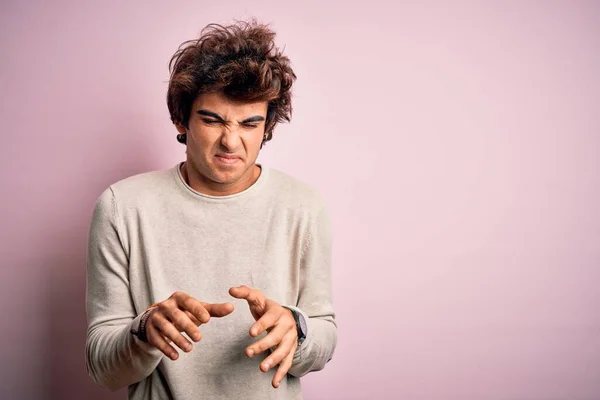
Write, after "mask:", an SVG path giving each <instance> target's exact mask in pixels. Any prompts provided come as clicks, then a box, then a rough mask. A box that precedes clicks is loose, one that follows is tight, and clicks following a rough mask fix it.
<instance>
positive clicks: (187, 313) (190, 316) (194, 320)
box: [184, 311, 202, 326]
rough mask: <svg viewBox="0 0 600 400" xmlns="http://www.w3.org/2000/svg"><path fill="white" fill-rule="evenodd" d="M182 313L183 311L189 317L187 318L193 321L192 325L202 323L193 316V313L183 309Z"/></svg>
mask: <svg viewBox="0 0 600 400" xmlns="http://www.w3.org/2000/svg"><path fill="white" fill-rule="evenodd" d="M184 313H185V315H187V316H188V318H189V319H190V320H191V321H192V322H193V323H194V325H196V326H200V325H202V322H200V321H198V318H196V317H195V316H194V314H192V313H191V312H189V311H184Z"/></svg>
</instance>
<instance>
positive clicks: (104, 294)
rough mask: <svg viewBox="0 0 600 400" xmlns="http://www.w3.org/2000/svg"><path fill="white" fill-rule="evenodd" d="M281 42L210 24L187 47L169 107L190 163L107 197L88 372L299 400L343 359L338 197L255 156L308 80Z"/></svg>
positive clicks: (153, 393)
mask: <svg viewBox="0 0 600 400" xmlns="http://www.w3.org/2000/svg"><path fill="white" fill-rule="evenodd" d="M274 37H275V34H274V32H273V31H271V30H270V29H269V28H268V27H267V26H265V25H261V24H258V23H256V22H251V23H237V24H235V25H231V26H227V27H223V26H219V25H209V26H208V27H207V28H206V29H205V30H203V32H202V35H201V37H200V38H199V39H198V40H193V41H188V42H185V43H184V44H182V46H181V47H180V49H179V50H178V51H177V52H176V53H175V55H174V56H173V58H172V60H171V64H170V70H171V79H170V83H169V90H168V95H167V102H168V106H169V111H170V113H171V119H172V121H173V123H174V124H175V126H176V128H177V131H178V134H177V140H178V141H179V142H180V143H183V144H185V146H186V147H187V151H186V154H187V157H186V160H185V162H183V163H180V164H178V165H177V166H175V167H174V168H172V169H169V170H166V171H158V172H149V173H145V174H141V175H137V176H133V177H130V178H127V179H125V180H122V181H120V182H117V183H115V184H114V185H112V186H110V187H109V188H108V189H107V190H106V191H105V192H104V193H103V194H102V195H101V196H100V198H99V200H98V203H97V205H96V208H95V211H94V215H93V219H92V223H91V229H90V238H89V249H88V281H87V316H88V332H87V343H86V361H87V369H88V372H89V375H90V376H91V377H92V379H93V380H94V381H95V382H97V383H98V384H100V385H103V386H106V387H108V388H110V389H112V390H116V389H119V388H122V387H125V386H129V398H130V399H261V400H263V399H300V398H302V395H301V389H300V380H299V378H300V377H301V376H303V375H305V374H307V373H308V372H311V371H316V370H320V369H322V368H324V366H325V364H326V363H327V362H328V361H329V360H330V359H331V357H332V355H333V352H334V349H335V346H336V343H337V328H336V325H335V320H334V312H333V309H332V303H331V288H330V286H331V242H332V238H331V229H330V221H329V217H328V214H327V212H326V210H325V208H324V204H323V201H322V200H321V198H320V197H319V195H317V194H316V193H315V192H314V191H312V190H311V189H309V188H308V187H307V186H305V185H304V184H302V183H300V182H299V181H297V180H295V179H293V178H291V177H289V176H288V175H286V174H284V173H282V172H279V171H277V170H275V169H269V168H267V167H265V166H261V165H259V164H257V163H256V159H257V156H258V153H259V150H260V149H261V148H262V146H263V145H264V144H265V143H266V142H267V141H269V140H271V138H272V135H273V129H274V128H275V126H276V124H277V123H279V122H283V121H289V120H290V115H291V101H290V99H291V87H292V83H293V82H294V80H295V78H296V77H295V75H294V72H293V70H292V68H291V66H290V63H289V60H288V58H287V57H286V56H284V55H283V54H282V52H281V51H280V50H279V49H278V48H277V47H275V45H274ZM246 303H247V307H246V306H243V307H242V305H244V304H246Z"/></svg>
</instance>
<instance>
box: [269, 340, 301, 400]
mask: <svg viewBox="0 0 600 400" xmlns="http://www.w3.org/2000/svg"><path fill="white" fill-rule="evenodd" d="M297 348H298V341H297V340H294V344H293V345H292V350H291V351H290V352H289V354H288V355H287V356H285V358H284V359H283V361H281V363H279V368H277V372H275V376H274V377H273V381H272V382H271V383H272V384H273V387H274V388H278V387H279V385H280V384H281V381H282V380H283V378H285V376H286V375H287V373H288V371H289V370H290V368H292V363H293V362H294V354H295V353H296V349H297Z"/></svg>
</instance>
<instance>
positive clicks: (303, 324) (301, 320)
mask: <svg viewBox="0 0 600 400" xmlns="http://www.w3.org/2000/svg"><path fill="white" fill-rule="evenodd" d="M298 324H299V325H300V331H302V338H305V337H306V331H307V330H308V327H307V326H306V321H305V320H304V316H303V315H302V314H300V313H298Z"/></svg>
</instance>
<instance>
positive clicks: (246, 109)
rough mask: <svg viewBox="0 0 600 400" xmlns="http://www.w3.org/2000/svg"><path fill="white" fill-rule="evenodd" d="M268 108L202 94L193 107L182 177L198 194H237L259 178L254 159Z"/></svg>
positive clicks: (180, 128) (179, 127) (183, 130)
mask: <svg viewBox="0 0 600 400" xmlns="http://www.w3.org/2000/svg"><path fill="white" fill-rule="evenodd" d="M266 115H267V102H266V101H260V102H252V103H240V102H236V101H233V100H230V99H228V98H227V97H225V96H224V95H223V94H221V93H206V94H201V95H200V96H198V97H197V98H196V100H195V101H194V103H193V104H192V109H191V113H190V119H189V121H188V124H187V127H185V126H183V125H182V124H176V127H177V130H178V131H179V133H185V134H186V135H187V143H186V145H187V152H186V153H187V160H186V162H185V163H184V164H183V166H182V173H183V176H184V178H185V179H186V181H187V183H188V184H189V185H190V187H191V188H192V189H194V190H196V191H198V192H200V193H205V194H209V195H215V196H226V195H231V194H235V193H239V192H241V191H243V190H245V189H247V188H249V187H250V186H252V184H253V183H254V182H256V180H257V179H258V177H259V176H260V167H259V166H257V165H256V158H257V157H258V153H259V151H260V145H261V143H262V140H263V136H264V133H265V119H266Z"/></svg>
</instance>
